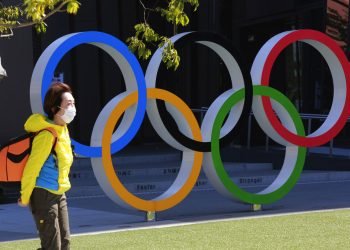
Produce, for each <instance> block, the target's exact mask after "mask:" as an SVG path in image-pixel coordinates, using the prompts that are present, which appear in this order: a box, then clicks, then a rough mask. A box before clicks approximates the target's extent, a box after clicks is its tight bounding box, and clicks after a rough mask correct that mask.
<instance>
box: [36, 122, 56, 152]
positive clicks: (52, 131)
mask: <svg viewBox="0 0 350 250" xmlns="http://www.w3.org/2000/svg"><path fill="white" fill-rule="evenodd" d="M44 130H46V131H49V132H50V133H51V134H52V135H53V136H54V138H55V141H54V142H53V144H52V148H51V151H54V149H55V146H56V142H57V137H58V136H57V132H56V130H55V129H54V128H50V127H47V128H44V129H42V130H40V131H38V132H37V133H36V134H39V133H40V132H42V131H44Z"/></svg>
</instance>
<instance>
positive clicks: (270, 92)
mask: <svg viewBox="0 0 350 250" xmlns="http://www.w3.org/2000/svg"><path fill="white" fill-rule="evenodd" d="M253 95H260V96H268V97H270V98H272V99H274V100H275V101H277V102H279V103H280V104H281V105H282V106H283V107H284V108H285V109H286V111H287V112H288V113H289V115H290V116H291V118H292V120H293V122H294V125H295V128H296V130H297V134H298V135H301V136H304V135H305V130H304V125H303V123H302V120H301V118H300V115H299V113H298V111H297V110H296V109H295V107H294V105H293V104H292V103H291V102H290V100H289V99H288V98H287V97H286V96H284V95H283V94H282V93H281V92H279V91H277V90H276V89H273V88H271V87H268V86H261V85H255V86H253ZM243 99H244V89H240V90H239V91H237V92H235V93H234V94H232V95H231V96H230V97H229V98H228V99H227V100H226V101H225V103H224V104H223V105H222V107H221V108H220V110H219V112H218V114H217V115H216V117H215V120H214V124H213V129H212V135H211V138H212V141H211V150H212V159H213V164H214V169H215V171H216V173H217V175H218V177H219V179H220V180H221V182H222V184H223V185H224V186H225V188H226V189H227V191H229V192H230V193H231V194H232V195H233V197H235V198H237V199H239V200H241V201H243V202H247V203H251V204H268V203H272V202H275V201H277V200H279V199H281V198H282V197H284V196H285V195H286V194H288V193H289V192H290V191H291V189H292V188H293V187H294V185H295V184H296V183H297V181H298V179H299V177H300V174H301V172H302V170H303V167H304V162H305V158H306V147H298V155H297V161H296V163H295V166H294V169H293V171H292V173H291V175H290V176H289V178H288V180H287V181H286V182H285V183H284V184H283V185H282V186H281V187H280V188H278V189H277V190H275V191H273V192H271V193H267V194H252V193H249V192H247V191H245V190H243V189H241V188H239V187H238V186H237V185H236V184H235V183H234V182H233V181H232V180H231V179H230V176H229V175H228V174H227V172H226V170H225V168H224V166H223V163H222V160H221V155H220V147H219V137H220V130H221V127H222V124H223V122H224V120H225V118H226V116H227V114H228V113H229V111H230V110H231V108H232V107H233V106H234V105H236V104H237V103H238V102H240V101H241V100H243Z"/></svg>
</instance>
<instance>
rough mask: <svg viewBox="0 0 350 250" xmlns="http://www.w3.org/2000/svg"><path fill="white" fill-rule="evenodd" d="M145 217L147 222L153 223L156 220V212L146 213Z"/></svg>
mask: <svg viewBox="0 0 350 250" xmlns="http://www.w3.org/2000/svg"><path fill="white" fill-rule="evenodd" d="M145 217H146V221H147V222H154V221H156V220H157V216H156V212H154V211H147V212H146V213H145Z"/></svg>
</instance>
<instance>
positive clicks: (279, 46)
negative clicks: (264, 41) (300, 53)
mask: <svg viewBox="0 0 350 250" xmlns="http://www.w3.org/2000/svg"><path fill="white" fill-rule="evenodd" d="M305 39H308V40H314V41H318V42H320V43H322V44H324V45H326V46H327V47H328V48H329V49H330V50H331V51H332V52H333V53H334V54H335V55H336V57H337V58H338V60H339V62H340V64H341V65H342V68H343V71H344V75H345V80H346V90H345V91H346V92H347V91H348V89H349V87H350V67H349V62H348V60H347V58H346V56H345V54H344V52H343V51H342V50H341V48H340V47H339V46H338V45H337V44H336V42H335V41H333V40H332V39H331V38H329V37H328V36H326V35H324V34H323V33H321V32H318V31H314V30H297V31H293V32H291V33H289V34H287V35H286V36H284V37H283V38H281V40H279V41H278V42H277V43H276V44H275V46H274V47H273V48H272V49H271V51H270V53H269V55H268V56H267V58H266V60H265V63H264V67H263V70H262V74H261V85H265V86H268V85H269V80H270V74H271V69H272V66H273V64H274V62H275V60H276V59H277V57H278V55H279V54H280V53H281V52H282V50H283V49H285V48H286V47H287V46H288V45H290V44H292V43H294V42H296V41H298V40H305ZM261 98H262V104H263V109H264V111H265V112H266V116H267V119H268V120H269V121H270V123H271V125H272V127H273V128H274V129H275V130H276V132H277V133H278V134H279V135H280V136H282V137H283V138H284V139H285V140H287V141H289V142H291V143H293V144H295V145H298V146H307V147H313V146H319V145H322V144H325V143H327V142H329V141H330V140H331V139H332V138H334V137H335V136H336V135H337V134H338V133H339V132H340V131H341V130H342V128H343V127H344V126H345V123H346V121H347V118H348V116H349V113H350V106H349V105H350V96H349V95H347V94H346V99H345V104H344V107H343V110H342V111H341V115H340V117H339V119H338V121H336V122H335V124H334V125H333V126H332V127H331V128H330V129H329V130H328V131H326V132H325V133H324V134H322V135H319V136H315V137H307V136H306V137H305V136H299V135H296V134H294V133H292V132H290V131H289V130H288V129H286V128H285V127H284V126H283V125H282V124H281V122H280V121H279V120H278V119H277V117H276V115H275V114H274V112H273V110H272V105H271V102H270V99H269V98H268V97H261Z"/></svg>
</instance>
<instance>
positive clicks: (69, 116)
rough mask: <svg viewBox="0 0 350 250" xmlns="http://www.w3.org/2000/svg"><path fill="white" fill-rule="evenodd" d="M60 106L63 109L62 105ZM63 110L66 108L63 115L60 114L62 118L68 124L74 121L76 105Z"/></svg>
mask: <svg viewBox="0 0 350 250" xmlns="http://www.w3.org/2000/svg"><path fill="white" fill-rule="evenodd" d="M59 108H60V109H63V108H61V107H59ZM63 110H64V113H63V115H61V116H60V117H61V119H62V120H63V121H64V122H65V123H67V124H69V123H71V122H72V121H73V119H74V117H75V115H76V113H77V111H76V109H75V107H73V106H69V107H68V108H66V109H63Z"/></svg>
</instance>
